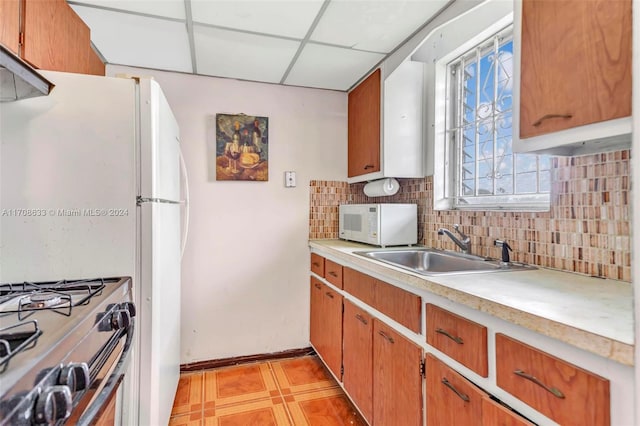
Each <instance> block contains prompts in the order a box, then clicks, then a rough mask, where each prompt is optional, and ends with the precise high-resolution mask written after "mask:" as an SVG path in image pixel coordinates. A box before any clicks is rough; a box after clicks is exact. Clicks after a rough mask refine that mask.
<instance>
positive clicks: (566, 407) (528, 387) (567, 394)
mask: <svg viewBox="0 0 640 426" xmlns="http://www.w3.org/2000/svg"><path fill="white" fill-rule="evenodd" d="M496 365H497V383H498V386H500V387H501V388H502V389H504V390H506V391H507V392H509V393H511V394H512V395H514V396H515V397H517V398H519V399H521V400H522V401H524V402H525V403H526V404H528V405H530V406H531V407H533V408H535V409H536V410H538V411H540V412H541V413H543V414H544V415H546V416H547V417H549V418H551V419H553V420H554V421H556V422H558V423H560V424H562V425H576V426H578V425H592V426H597V425H609V424H610V408H609V407H610V403H609V381H608V380H606V379H604V378H602V377H599V376H597V375H595V374H593V373H590V372H588V371H585V370H583V369H581V368H579V367H576V366H575V365H572V364H570V363H568V362H566V361H563V360H561V359H559V358H556V357H554V356H552V355H549V354H547V353H545V352H542V351H540V350H538V349H536V348H533V347H531V346H528V345H526V344H524V343H522V342H519V341H517V340H514V339H511V338H510V337H507V336H505V335H503V334H496Z"/></svg>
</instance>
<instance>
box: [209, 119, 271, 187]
mask: <svg viewBox="0 0 640 426" xmlns="http://www.w3.org/2000/svg"><path fill="white" fill-rule="evenodd" d="M210 127H212V126H210ZM212 130H213V129H211V128H210V129H209V139H210V143H209V145H210V146H211V145H212V144H211V138H213V137H215V179H216V180H244V181H267V180H269V118H268V117H257V116H252V115H246V114H216V118H215V135H213V134H212V133H213V132H212ZM211 151H212V150H211V149H210V150H209V152H210V153H209V155H210V156H211V154H212V153H211ZM211 160H214V159H212V158H211V157H210V158H209V161H210V163H211V162H212V161H211ZM211 171H212V170H211V167H210V168H209V172H210V174H211Z"/></svg>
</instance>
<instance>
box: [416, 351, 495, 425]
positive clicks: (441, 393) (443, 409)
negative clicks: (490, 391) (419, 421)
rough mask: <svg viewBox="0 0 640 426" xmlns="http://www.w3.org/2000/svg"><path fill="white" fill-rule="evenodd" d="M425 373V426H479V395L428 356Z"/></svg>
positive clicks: (464, 381) (471, 387)
mask: <svg viewBox="0 0 640 426" xmlns="http://www.w3.org/2000/svg"><path fill="white" fill-rule="evenodd" d="M426 374H427V424H428V425H477V424H480V422H479V419H481V418H482V399H483V398H484V393H483V392H481V391H480V390H479V389H478V388H476V387H475V386H474V385H473V384H471V382H469V381H467V380H466V379H465V378H464V377H462V376H461V375H460V374H458V373H457V372H455V371H454V370H452V369H451V368H449V367H448V366H447V365H445V364H444V363H443V362H442V361H440V360H438V359H437V358H436V357H435V356H433V355H431V354H427V357H426Z"/></svg>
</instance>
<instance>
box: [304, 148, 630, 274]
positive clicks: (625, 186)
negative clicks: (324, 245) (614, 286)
mask: <svg viewBox="0 0 640 426" xmlns="http://www.w3.org/2000/svg"><path fill="white" fill-rule="evenodd" d="M630 156H631V154H630V151H628V150H625V151H615V152H607V153H601V154H593V155H585V156H579V157H554V158H553V166H552V182H553V184H552V188H551V209H550V211H548V212H536V213H522V212H461V211H435V210H433V179H432V178H431V177H427V178H424V179H398V181H399V182H400V190H399V191H398V193H397V194H396V195H394V196H392V197H375V198H369V197H367V196H365V195H364V192H363V187H364V183H358V184H351V185H349V184H347V183H346V182H335V181H311V183H310V186H311V188H310V214H309V238H311V239H327V238H338V206H339V205H340V204H353V203H378V202H380V203H417V204H418V230H419V235H418V239H419V242H420V243H421V244H424V245H426V246H431V247H437V248H445V249H451V250H453V249H456V247H455V245H454V244H453V243H452V242H451V240H450V239H448V238H446V237H443V236H438V234H437V230H438V228H441V227H447V228H449V229H452V227H453V224H455V223H459V224H460V225H461V229H462V230H463V231H464V232H465V233H466V234H468V235H469V236H470V237H471V244H472V246H471V247H472V252H473V253H474V254H477V255H482V256H490V257H494V258H499V257H500V249H499V248H497V247H494V246H493V241H494V240H495V239H503V240H506V241H508V242H509V245H510V246H511V247H512V248H513V253H512V257H511V258H512V260H515V261H520V262H525V263H530V264H535V265H539V266H543V267H548V268H554V269H561V270H566V271H571V272H577V273H581V274H585V275H591V276H597V277H603V278H611V279H616V280H622V281H627V282H631V233H630V213H631V211H630V209H631V201H630V198H631V184H630V170H629V167H630V161H629V160H630Z"/></svg>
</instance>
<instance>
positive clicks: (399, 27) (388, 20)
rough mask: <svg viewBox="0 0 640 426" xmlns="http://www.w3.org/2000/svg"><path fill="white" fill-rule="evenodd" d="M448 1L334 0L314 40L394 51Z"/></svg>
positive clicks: (376, 50)
mask: <svg viewBox="0 0 640 426" xmlns="http://www.w3.org/2000/svg"><path fill="white" fill-rule="evenodd" d="M447 3H448V0H429V1H415V0H413V1H406V0H394V1H389V0H386V1H385V0H382V1H375V0H366V1H353V0H332V1H331V3H329V6H328V7H327V9H326V10H325V12H324V14H323V16H322V19H321V20H320V22H319V23H318V26H317V27H316V28H315V30H314V31H313V34H312V35H311V40H313V41H318V42H324V43H330V44H337V45H340V46H348V47H351V48H353V49H360V50H368V51H371V52H384V53H388V52H391V51H392V50H393V49H394V48H396V47H397V46H398V45H399V44H400V43H401V42H402V41H404V40H405V39H406V38H407V37H408V36H410V35H411V34H413V32H414V31H416V30H417V29H418V28H420V27H421V26H422V25H423V24H424V23H425V22H426V21H427V20H428V19H429V18H431V17H432V16H433V15H434V14H435V13H436V12H438V11H439V10H440V9H441V8H442V7H444V5H445V4H447Z"/></svg>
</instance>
